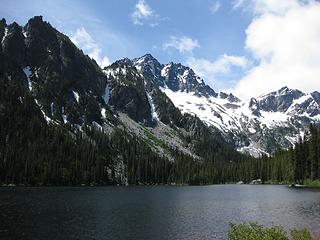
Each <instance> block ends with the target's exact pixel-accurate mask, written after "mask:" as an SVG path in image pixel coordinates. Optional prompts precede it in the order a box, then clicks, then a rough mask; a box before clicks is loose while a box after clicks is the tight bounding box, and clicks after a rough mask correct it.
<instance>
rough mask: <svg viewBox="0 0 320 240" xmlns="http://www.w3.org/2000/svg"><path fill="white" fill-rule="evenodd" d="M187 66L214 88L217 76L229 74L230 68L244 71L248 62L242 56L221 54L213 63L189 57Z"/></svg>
mask: <svg viewBox="0 0 320 240" xmlns="http://www.w3.org/2000/svg"><path fill="white" fill-rule="evenodd" d="M187 64H188V66H190V67H191V68H192V69H193V70H194V71H195V72H196V73H197V74H198V75H199V76H200V77H202V78H204V79H205V80H206V81H207V83H208V84H209V85H211V86H216V85H217V81H216V79H217V77H218V76H221V75H224V74H228V73H230V71H231V68H232V67H239V68H241V69H244V68H246V67H247V66H248V64H249V62H248V60H247V59H246V58H245V57H243V56H232V55H227V54H223V55H222V56H220V57H219V58H218V59H217V60H215V61H209V60H207V59H204V58H194V57H190V58H188V59H187Z"/></svg>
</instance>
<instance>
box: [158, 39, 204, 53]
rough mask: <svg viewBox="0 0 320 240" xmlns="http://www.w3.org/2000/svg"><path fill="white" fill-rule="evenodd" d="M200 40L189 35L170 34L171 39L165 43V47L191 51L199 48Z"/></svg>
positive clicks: (165, 48) (184, 51)
mask: <svg viewBox="0 0 320 240" xmlns="http://www.w3.org/2000/svg"><path fill="white" fill-rule="evenodd" d="M199 47H200V45H199V43H198V40H196V39H192V38H190V37H187V36H181V37H177V36H170V39H169V41H167V42H166V43H164V44H163V49H164V50H167V49H168V48H175V49H177V50H178V51H179V52H180V53H188V52H189V53H191V52H192V51H193V50H194V49H195V48H199Z"/></svg>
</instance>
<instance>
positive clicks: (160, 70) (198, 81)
mask: <svg viewBox="0 0 320 240" xmlns="http://www.w3.org/2000/svg"><path fill="white" fill-rule="evenodd" d="M133 62H134V65H135V66H136V68H137V69H138V70H139V72H141V73H142V74H143V75H144V76H146V77H147V78H149V79H151V80H152V81H153V82H154V83H156V84H157V85H158V86H160V87H162V88H169V89H170V90H172V91H174V92H177V91H180V92H190V93H194V94H196V95H199V96H215V97H216V96H217V93H215V91H214V90H213V89H211V88H210V87H209V86H208V85H205V83H204V81H203V80H202V78H201V77H199V76H198V75H197V74H195V72H194V71H193V70H192V69H191V68H189V67H187V66H184V65H182V64H181V63H174V62H170V63H168V64H161V63H159V61H158V60H157V59H155V58H154V57H153V56H152V55H150V54H146V55H144V56H142V57H140V58H136V59H133Z"/></svg>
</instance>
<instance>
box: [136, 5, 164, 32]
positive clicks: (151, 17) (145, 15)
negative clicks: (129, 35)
mask: <svg viewBox="0 0 320 240" xmlns="http://www.w3.org/2000/svg"><path fill="white" fill-rule="evenodd" d="M131 19H132V23H133V24H134V25H140V26H142V25H144V24H145V23H148V25H149V26H150V27H156V26H158V25H159V22H160V21H163V20H164V19H165V18H161V17H160V15H159V14H157V13H156V12H155V11H154V10H153V9H152V8H151V7H150V6H149V5H148V4H147V2H146V1H144V0H139V1H138V2H137V3H136V5H135V7H134V11H133V13H132V14H131Z"/></svg>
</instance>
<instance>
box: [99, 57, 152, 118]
mask: <svg viewBox="0 0 320 240" xmlns="http://www.w3.org/2000/svg"><path fill="white" fill-rule="evenodd" d="M104 72H105V74H106V76H107V78H108V83H109V89H110V97H109V105H110V106H111V107H112V108H113V109H114V110H116V111H120V112H123V113H126V114H127V115H128V116H129V117H130V118H132V119H133V120H135V121H137V122H142V123H145V124H150V123H151V122H152V117H151V108H150V105H149V101H148V97H147V95H146V91H145V79H144V77H142V76H141V75H140V74H139V73H138V71H137V69H136V68H135V67H134V66H133V64H132V61H131V60H129V59H123V60H119V61H116V62H115V63H113V64H111V66H109V67H106V68H105V69H104Z"/></svg>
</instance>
